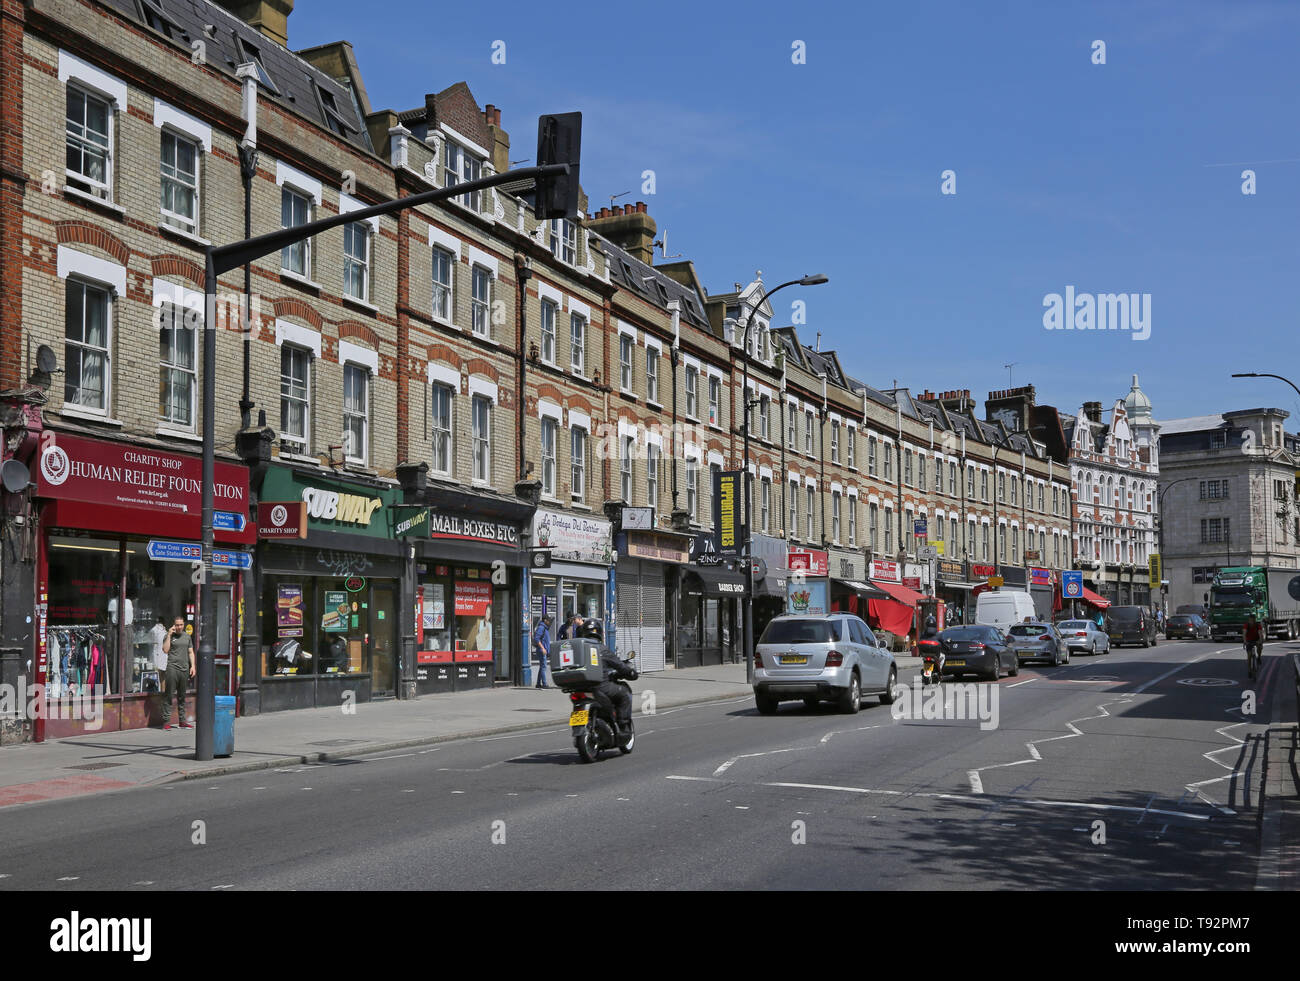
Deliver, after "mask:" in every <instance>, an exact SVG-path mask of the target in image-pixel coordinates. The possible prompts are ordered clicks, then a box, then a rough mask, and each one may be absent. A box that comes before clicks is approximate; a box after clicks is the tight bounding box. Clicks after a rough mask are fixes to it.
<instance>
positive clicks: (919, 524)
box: [912, 518, 929, 538]
mask: <svg viewBox="0 0 1300 981" xmlns="http://www.w3.org/2000/svg"><path fill="white" fill-rule="evenodd" d="M928 534H929V532H928V531H927V529H926V523H925V519H924V518H917V519H916V520H915V521H913V522H912V537H913V538H925V537H926V535H928Z"/></svg>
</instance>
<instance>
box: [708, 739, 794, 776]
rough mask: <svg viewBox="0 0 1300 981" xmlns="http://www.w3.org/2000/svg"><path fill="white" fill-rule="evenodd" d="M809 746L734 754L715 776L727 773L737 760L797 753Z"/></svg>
mask: <svg viewBox="0 0 1300 981" xmlns="http://www.w3.org/2000/svg"><path fill="white" fill-rule="evenodd" d="M808 748H809V747H807V746H792V747H790V748H789V749H773V750H769V751H767V752H765V753H741V754H740V755H739V756H733V757H732V758H731V759H729V760H727V762H725V763H723V764H722V766H720V767H718V768H717V769H716V770H714V771H713V775H714V776H715V777H718V776H721V775H722V774H724V773H726V772H727V770H728V769H730V768H731V764H733V763H735V762H736V761H737V760H747V759H751V758H752V757H755V756H773V755H775V754H776V753H797V752H799V751H800V750H804V749H808Z"/></svg>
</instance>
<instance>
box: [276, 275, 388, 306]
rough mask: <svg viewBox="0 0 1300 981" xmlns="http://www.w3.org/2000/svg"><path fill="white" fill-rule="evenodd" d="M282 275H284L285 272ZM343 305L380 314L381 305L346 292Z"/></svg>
mask: <svg viewBox="0 0 1300 981" xmlns="http://www.w3.org/2000/svg"><path fill="white" fill-rule="evenodd" d="M281 275H283V273H282V274H281ZM343 305H344V306H349V307H356V308H357V309H358V310H364V311H365V312H366V313H368V314H370V316H372V317H378V316H379V307H377V306H374V305H373V304H370V303H367V302H366V301H365V300H358V299H357V298H356V297H355V296H348V295H347V294H346V293H344V294H343Z"/></svg>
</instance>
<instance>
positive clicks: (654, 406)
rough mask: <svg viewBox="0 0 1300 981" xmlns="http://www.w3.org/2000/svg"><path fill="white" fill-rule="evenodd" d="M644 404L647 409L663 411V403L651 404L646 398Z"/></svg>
mask: <svg viewBox="0 0 1300 981" xmlns="http://www.w3.org/2000/svg"><path fill="white" fill-rule="evenodd" d="M645 404H646V406H647V407H649V408H651V409H663V403H662V402H652V401H651V400H650V399H649V398H647V399H646V400H645Z"/></svg>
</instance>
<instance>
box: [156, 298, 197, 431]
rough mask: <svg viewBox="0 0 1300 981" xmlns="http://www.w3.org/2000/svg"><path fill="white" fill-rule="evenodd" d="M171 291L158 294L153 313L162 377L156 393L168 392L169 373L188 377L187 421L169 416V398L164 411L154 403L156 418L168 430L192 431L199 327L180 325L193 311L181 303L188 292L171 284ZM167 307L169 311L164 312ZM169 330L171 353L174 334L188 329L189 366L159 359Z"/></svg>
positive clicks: (194, 417) (195, 411)
mask: <svg viewBox="0 0 1300 981" xmlns="http://www.w3.org/2000/svg"><path fill="white" fill-rule="evenodd" d="M157 285H158V284H155V293H157V292H158V289H157ZM166 285H168V286H170V285H171V284H166ZM171 291H175V292H174V293H172V295H164V296H163V297H162V302H161V303H160V304H159V310H158V313H157V314H156V316H157V317H158V327H159V337H158V341H159V347H160V350H159V352H158V370H159V372H160V375H161V376H162V377H160V379H159V381H160V386H159V387H160V389H161V391H160V393H159V394H160V396H161V393H162V392H170V391H171V390H172V388H171V386H172V378H171V376H172V375H175V374H181V375H187V376H189V383H190V385H189V388H190V405H189V417H190V420H189V422H178V421H177V420H176V419H174V418H172V415H171V402H172V400H171V399H170V398H168V399H167V400H166V401H167V405H166V407H165V411H164V406H163V405H161V404H160V405H159V406H158V420H159V425H163V426H167V427H168V428H170V429H177V430H180V431H181V432H194V430H195V427H196V425H197V424H198V386H199V360H198V359H199V330H198V327H197V326H194V327H189V328H186V327H184V326H182V325H183V324H184V322H185V321H186V319H187V318H188V317H189V316H193V314H192V313H191V309H192V308H191V307H189V305H188V304H187V303H186V302H185V299H186V297H185V296H184V294H185V293H186V292H188V291H185V290H182V289H181V288H179V287H175V286H172V287H171V290H169V291H168V292H171ZM199 296H200V297H201V296H202V294H199ZM155 298H157V297H155ZM200 309H201V308H200ZM169 310H170V313H169V312H168V311H169ZM168 320H170V325H169V324H168ZM169 330H170V331H171V332H172V350H173V352H175V350H176V342H175V338H176V335H177V334H178V333H180V332H181V331H188V332H189V335H190V364H191V367H189V368H186V367H185V366H184V365H183V364H180V363H178V362H177V361H176V360H175V359H174V357H173V360H171V361H165V360H163V357H162V351H161V345H162V335H163V334H164V333H165V332H167V331H169ZM159 401H160V402H161V401H162V399H161V398H160V400H159Z"/></svg>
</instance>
